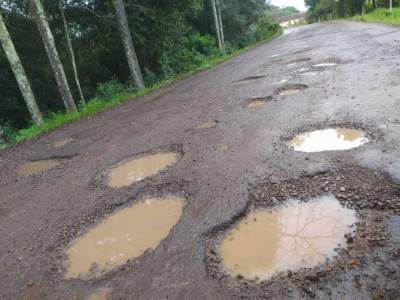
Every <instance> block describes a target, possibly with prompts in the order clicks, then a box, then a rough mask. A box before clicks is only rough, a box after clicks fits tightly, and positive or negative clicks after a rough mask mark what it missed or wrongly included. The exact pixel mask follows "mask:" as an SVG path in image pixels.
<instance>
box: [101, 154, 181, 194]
mask: <svg viewBox="0 0 400 300" xmlns="http://www.w3.org/2000/svg"><path fill="white" fill-rule="evenodd" d="M178 158H179V154H178V153H176V152H164V153H155V154H149V155H145V156H142V157H139V158H134V159H132V160H129V161H127V162H124V163H122V164H120V165H119V166H117V167H115V168H114V169H112V170H111V171H110V172H109V175H108V186H110V187H112V188H122V187H126V186H130V185H132V184H133V183H136V182H139V181H142V180H144V179H146V178H148V177H150V176H154V175H156V174H157V173H159V172H161V171H162V170H165V169H166V168H168V167H170V166H171V165H173V164H175V163H176V162H177V160H178Z"/></svg>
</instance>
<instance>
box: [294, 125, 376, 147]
mask: <svg viewBox="0 0 400 300" xmlns="http://www.w3.org/2000/svg"><path fill="white" fill-rule="evenodd" d="M368 142H369V139H368V137H367V136H366V134H365V133H364V132H363V131H361V130H357V129H347V128H330V129H323V130H316V131H311V132H306V133H303V134H300V135H298V136H296V137H295V138H294V139H293V140H291V141H290V142H289V147H291V148H293V149H294V150H295V151H300V152H322V151H334V150H348V149H352V148H357V147H360V146H362V145H363V144H365V143H368Z"/></svg>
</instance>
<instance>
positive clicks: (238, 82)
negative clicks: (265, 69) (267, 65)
mask: <svg viewBox="0 0 400 300" xmlns="http://www.w3.org/2000/svg"><path fill="white" fill-rule="evenodd" d="M265 77H267V76H265V75H257V76H249V77H245V78H243V79H240V80H238V81H236V82H234V83H233V85H241V84H246V83H249V82H252V81H255V80H259V79H262V78H265Z"/></svg>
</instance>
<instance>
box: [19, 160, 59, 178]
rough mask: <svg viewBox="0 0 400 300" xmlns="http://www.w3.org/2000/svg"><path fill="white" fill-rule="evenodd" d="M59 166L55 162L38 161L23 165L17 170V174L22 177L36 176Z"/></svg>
mask: <svg viewBox="0 0 400 300" xmlns="http://www.w3.org/2000/svg"><path fill="white" fill-rule="evenodd" d="M59 164H60V162H58V161H57V160H51V159H49V160H38V161H32V162H28V163H25V164H23V165H22V166H21V167H20V169H19V171H18V172H19V174H20V175H24V176H30V175H37V174H40V173H43V172H45V171H48V170H50V169H52V168H55V167H57V166H58V165H59Z"/></svg>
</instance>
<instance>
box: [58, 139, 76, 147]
mask: <svg viewBox="0 0 400 300" xmlns="http://www.w3.org/2000/svg"><path fill="white" fill-rule="evenodd" d="M74 141H75V139H73V138H67V139H64V140H60V141H56V142H54V143H53V147H54V148H56V149H59V148H62V147H64V146H66V145H68V144H70V143H72V142H74Z"/></svg>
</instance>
